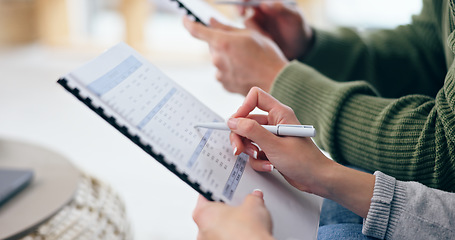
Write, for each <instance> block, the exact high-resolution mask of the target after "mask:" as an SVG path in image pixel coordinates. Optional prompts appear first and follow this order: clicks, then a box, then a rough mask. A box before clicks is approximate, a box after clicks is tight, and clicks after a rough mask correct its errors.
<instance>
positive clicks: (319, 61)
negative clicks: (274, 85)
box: [301, 0, 448, 97]
mask: <svg viewBox="0 0 455 240" xmlns="http://www.w3.org/2000/svg"><path fill="white" fill-rule="evenodd" d="M442 2H446V1H440V0H437V1H435V0H425V1H424V6H423V10H422V12H421V14H420V15H417V16H414V17H413V21H412V24H409V25H404V26H400V27H398V28H396V29H393V30H376V31H369V32H362V33H359V32H357V31H354V30H353V29H349V28H338V29H336V30H334V31H331V32H328V31H323V30H315V45H314V47H313V48H312V50H311V51H310V52H309V54H308V55H307V56H306V57H305V58H304V59H301V60H302V61H303V62H304V63H306V64H308V65H310V66H312V67H313V68H315V69H317V70H318V71H319V72H321V73H323V74H324V75H326V76H328V77H329V78H331V79H334V80H336V81H349V80H365V81H368V82H369V83H370V84H372V85H373V86H374V87H375V88H376V89H377V90H378V91H379V93H380V94H381V95H382V96H383V97H400V96H404V95H408V94H425V95H428V96H433V97H434V96H436V93H437V92H438V90H439V89H440V87H441V86H442V84H443V81H444V75H445V73H446V72H447V66H446V63H445V55H444V49H443V47H442V44H441V43H444V42H443V40H441V32H442V30H441V27H440V26H441V22H440V21H441V20H442V17H441V16H442V14H441V13H442V11H443V9H442V7H443V6H442ZM446 10H447V11H448V9H446Z"/></svg>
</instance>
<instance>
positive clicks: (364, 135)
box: [271, 61, 455, 191]
mask: <svg viewBox="0 0 455 240" xmlns="http://www.w3.org/2000/svg"><path fill="white" fill-rule="evenodd" d="M454 72H455V71H454V69H453V68H451V69H450V70H449V72H448V74H447V78H446V81H445V85H444V87H443V88H442V89H441V90H440V91H439V92H438V94H437V97H436V98H431V97H427V96H423V95H409V96H406V97H402V98H397V99H386V98H380V97H377V95H376V93H375V91H374V88H372V87H371V86H370V85H369V84H368V83H366V82H360V81H353V82H347V83H340V82H336V81H333V80H330V79H329V78H327V77H325V76H324V75H322V74H321V73H319V72H318V71H316V70H315V69H313V68H311V67H309V66H307V65H305V64H302V63H300V62H297V61H294V62H292V63H290V64H289V65H288V66H287V67H286V68H285V69H283V71H282V72H281V73H280V74H279V76H278V77H277V79H276V81H275V83H274V85H273V87H272V89H271V94H272V95H273V96H274V97H276V98H277V99H278V100H279V101H281V102H282V103H284V104H286V105H288V106H290V107H291V108H292V109H293V110H294V112H295V114H296V115H297V117H298V118H299V120H300V122H301V123H302V124H313V125H314V126H315V127H316V129H317V136H316V138H315V140H316V142H317V143H318V145H319V146H320V147H322V148H323V149H325V150H326V151H328V152H330V154H331V155H332V157H333V158H334V159H335V160H336V161H338V162H341V163H349V164H353V165H356V166H359V167H362V168H365V169H367V170H370V171H376V170H379V171H382V172H384V173H386V174H388V175H392V176H394V177H397V178H398V179H400V180H406V181H412V180H414V181H419V182H421V183H423V184H425V185H427V186H431V187H435V188H440V189H444V190H451V191H453V190H455V114H454V111H455V90H454V79H455V78H454Z"/></svg>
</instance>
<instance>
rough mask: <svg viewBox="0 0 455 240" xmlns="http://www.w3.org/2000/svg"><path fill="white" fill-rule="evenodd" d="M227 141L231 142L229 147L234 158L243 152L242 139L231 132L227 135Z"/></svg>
mask: <svg viewBox="0 0 455 240" xmlns="http://www.w3.org/2000/svg"><path fill="white" fill-rule="evenodd" d="M229 140H230V141H231V147H232V154H233V155H234V156H237V155H239V154H240V153H242V152H243V151H245V146H244V145H243V137H242V136H240V135H238V134H236V133H233V132H231V134H229Z"/></svg>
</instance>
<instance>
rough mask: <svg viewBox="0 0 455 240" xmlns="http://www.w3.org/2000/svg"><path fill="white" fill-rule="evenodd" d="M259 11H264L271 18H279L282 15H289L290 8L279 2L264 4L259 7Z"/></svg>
mask: <svg viewBox="0 0 455 240" xmlns="http://www.w3.org/2000/svg"><path fill="white" fill-rule="evenodd" d="M259 9H261V11H263V12H264V13H265V14H267V15H270V16H278V15H280V14H287V13H288V11H290V9H288V7H287V6H286V5H285V4H283V3H281V2H279V1H275V2H264V3H262V4H260V5H259Z"/></svg>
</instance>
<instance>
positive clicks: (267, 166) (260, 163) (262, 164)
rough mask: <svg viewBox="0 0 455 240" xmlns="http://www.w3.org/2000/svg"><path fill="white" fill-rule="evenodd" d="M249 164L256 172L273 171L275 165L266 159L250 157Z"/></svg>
mask: <svg viewBox="0 0 455 240" xmlns="http://www.w3.org/2000/svg"><path fill="white" fill-rule="evenodd" d="M249 162H250V166H251V167H252V168H253V169H254V170H256V171H258V172H273V170H274V169H275V167H274V166H273V164H272V163H271V162H270V161H268V160H259V159H253V158H250V161H249Z"/></svg>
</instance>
